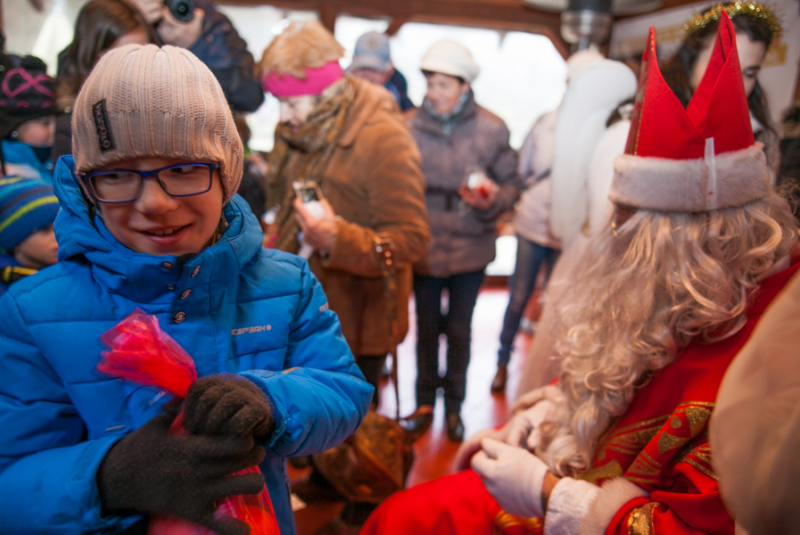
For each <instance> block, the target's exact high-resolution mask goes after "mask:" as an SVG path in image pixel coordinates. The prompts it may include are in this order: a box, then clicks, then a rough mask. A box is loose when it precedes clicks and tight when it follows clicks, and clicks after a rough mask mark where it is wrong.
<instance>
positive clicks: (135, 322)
mask: <svg viewBox="0 0 800 535" xmlns="http://www.w3.org/2000/svg"><path fill="white" fill-rule="evenodd" d="M100 339H101V340H102V341H103V342H104V343H105V344H106V345H108V347H110V348H111V350H110V351H104V352H103V360H102V361H101V362H100V364H98V366H97V369H98V370H100V371H102V372H105V373H108V374H111V375H114V376H117V377H122V378H123V379H129V380H131V381H135V382H137V383H141V384H143V385H149V386H157V387H159V388H163V389H164V390H166V391H168V392H170V393H172V394H174V395H175V396H177V397H180V398H184V397H186V394H187V393H188V392H189V386H190V385H191V384H192V383H193V382H194V380H195V379H197V371H196V370H195V367H194V361H193V360H192V358H191V357H190V356H189V355H188V353H186V351H184V349H183V348H182V347H181V346H180V345H178V343H177V342H175V340H173V339H172V338H171V337H170V336H169V335H168V334H167V333H165V332H163V331H162V330H161V328H160V327H159V325H158V318H156V317H155V316H151V315H147V314H144V313H143V312H142V311H141V310H139V309H137V310H135V311H134V312H133V313H132V314H131V315H129V316H128V317H127V318H125V319H124V320H122V321H121V322H120V323H118V324H117V325H116V326H115V327H113V328H112V329H110V330H109V331H108V332H106V333H104V334H103V335H102V336H101V337H100ZM170 431H171V432H172V433H174V434H176V435H185V434H188V431H186V429H185V428H184V427H183V411H181V413H180V414H178V416H177V417H176V418H175V421H174V422H173V423H172V426H171V427H170ZM252 472H259V469H258V467H257V466H253V467H251V468H248V469H246V470H242V471H241V472H237V473H236V474H235V475H240V474H248V473H252ZM223 515H225V516H230V517H233V518H236V519H239V520H241V521H243V522H246V523H247V525H248V526H250V533H251V535H279V531H278V523H277V520H276V519H275V511H274V510H273V509H272V501H271V500H270V499H269V493H268V492H267V487H266V486H264V488H263V489H262V490H261V492H260V493H259V494H256V495H242V496H231V497H228V498H226V499H224V500H223V501H222V502H220V503H219V504H218V505H217V510H216V512H215V516H217V517H221V516H223ZM167 534H169V535H212V534H213V532H212V531H210V530H209V529H207V528H204V527H202V526H198V525H196V524H192V523H191V522H188V521H186V520H182V519H180V518H175V517H170V516H164V515H153V516H152V517H151V520H150V527H149V529H148V535H167Z"/></svg>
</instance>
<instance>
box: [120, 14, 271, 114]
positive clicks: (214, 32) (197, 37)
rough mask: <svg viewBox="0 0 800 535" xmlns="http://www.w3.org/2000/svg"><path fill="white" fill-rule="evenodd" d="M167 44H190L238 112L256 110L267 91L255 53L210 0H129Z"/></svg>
mask: <svg viewBox="0 0 800 535" xmlns="http://www.w3.org/2000/svg"><path fill="white" fill-rule="evenodd" d="M129 1H130V2H131V3H132V4H133V5H134V6H136V8H137V9H138V10H139V11H140V12H141V13H142V15H143V16H144V18H145V19H146V20H147V22H148V23H150V24H152V25H153V26H154V27H155V29H156V32H157V33H158V36H159V38H160V39H161V41H162V42H163V44H167V45H173V46H179V47H181V48H186V49H188V50H189V51H191V52H192V54H194V55H195V56H197V57H198V59H200V61H202V62H203V63H205V64H206V66H207V67H208V68H209V69H211V72H212V73H214V76H216V78H217V81H219V84H220V85H221V86H222V91H223V92H224V93H225V98H227V99H228V104H230V106H231V109H232V110H233V111H234V112H251V111H255V110H256V109H257V108H258V107H259V106H261V104H262V103H263V102H264V93H263V92H262V91H261V86H260V84H259V82H258V80H257V79H256V77H255V74H254V70H253V67H254V63H255V62H254V60H253V55H252V54H250V52H248V51H247V43H245V42H244V40H243V39H242V38H241V37H240V36H239V34H238V33H237V32H236V29H235V28H234V27H233V24H231V21H230V20H229V19H228V17H226V16H225V15H223V14H222V13H220V12H219V11H217V10H216V9H214V6H212V5H211V3H210V2H208V0H129Z"/></svg>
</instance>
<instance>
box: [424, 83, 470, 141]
mask: <svg viewBox="0 0 800 535" xmlns="http://www.w3.org/2000/svg"><path fill="white" fill-rule="evenodd" d="M415 113H416V115H415V116H414V119H413V124H414V127H415V128H416V129H418V130H420V131H423V132H427V133H429V134H433V135H435V136H440V137H447V136H448V135H449V134H448V131H449V133H452V130H453V129H452V128H450V129H447V128H446V122H448V121H452V122H454V123H465V122H467V121H470V120H472V119H474V118H475V116H476V115H477V114H478V104H477V103H476V102H475V94H474V93H473V92H472V89H470V91H469V97H468V99H467V102H466V103H465V104H464V109H463V110H461V113H460V114H457V115H455V116H454V117H452V118H450V119H449V120H448V121H446V122H442V121H441V120H439V119H436V118H435V117H433V115H431V114H430V113H429V112H428V110H427V109H425V106H422V107H421V108H418V109H417V110H416V112H415Z"/></svg>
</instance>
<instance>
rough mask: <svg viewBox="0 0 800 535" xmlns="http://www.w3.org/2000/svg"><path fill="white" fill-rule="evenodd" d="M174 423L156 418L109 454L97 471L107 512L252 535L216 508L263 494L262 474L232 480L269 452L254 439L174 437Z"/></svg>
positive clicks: (230, 534)
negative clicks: (182, 521)
mask: <svg viewBox="0 0 800 535" xmlns="http://www.w3.org/2000/svg"><path fill="white" fill-rule="evenodd" d="M172 420H173V416H171V415H169V414H161V415H159V416H156V417H155V418H153V419H152V420H150V421H149V422H148V423H146V424H145V425H143V426H142V427H140V428H139V429H137V430H136V431H134V432H133V433H131V434H130V435H128V436H126V437H125V438H123V439H122V440H120V441H119V442H117V443H116V444H115V445H114V446H113V447H112V448H111V450H109V452H108V453H107V454H106V456H105V459H103V462H102V463H101V464H100V468H99V470H98V471H97V488H98V490H99V492H100V500H101V502H102V504H103V508H104V509H106V510H108V511H111V512H123V514H124V512H125V511H127V512H130V511H140V512H150V513H161V514H166V515H171V516H175V517H178V518H183V519H185V520H189V521H191V522H194V523H195V524H199V525H201V526H205V527H207V528H209V529H211V530H213V531H215V532H216V533H218V534H219V535H247V534H248V533H249V531H250V530H249V528H248V527H247V525H246V524H244V523H243V522H241V521H239V520H234V519H232V518H226V519H215V518H214V510H215V502H217V501H218V500H221V499H222V498H225V497H227V496H236V495H239V494H257V493H259V492H260V491H261V489H262V488H263V486H264V476H263V475H262V474H260V473H256V474H247V475H242V476H234V477H228V476H230V475H231V474H233V473H235V472H238V471H239V470H243V469H245V468H249V467H251V466H256V465H258V464H259V463H260V462H261V461H262V460H263V459H264V456H265V451H264V448H262V447H260V446H256V445H255V441H254V439H253V437H251V436H245V437H240V436H233V435H230V436H216V437H207V436H193V435H185V436H180V437H179V436H175V435H172V434H171V433H170V432H169V427H170V424H171V423H172Z"/></svg>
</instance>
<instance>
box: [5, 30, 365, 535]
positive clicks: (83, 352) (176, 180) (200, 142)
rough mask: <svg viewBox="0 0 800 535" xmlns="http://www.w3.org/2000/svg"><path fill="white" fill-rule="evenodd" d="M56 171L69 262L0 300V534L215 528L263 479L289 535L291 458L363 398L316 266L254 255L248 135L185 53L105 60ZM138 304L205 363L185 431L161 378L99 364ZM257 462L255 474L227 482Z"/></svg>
mask: <svg viewBox="0 0 800 535" xmlns="http://www.w3.org/2000/svg"><path fill="white" fill-rule="evenodd" d="M73 110H74V111H73V117H72V121H73V143H74V145H73V147H74V161H73V159H72V158H71V157H63V158H62V159H61V160H59V163H58V165H57V167H56V173H55V178H54V185H55V192H56V195H57V197H58V199H59V202H60V204H61V207H62V209H61V211H60V212H59V215H58V217H57V219H56V223H55V232H56V236H57V238H58V243H59V252H58V256H59V263H58V264H56V265H55V266H53V267H50V268H48V269H46V270H43V271H41V272H39V273H38V274H36V275H33V276H31V277H28V278H26V279H25V280H23V281H20V282H18V283H16V284H15V285H14V286H13V287H12V288H11V289H10V290H9V291H8V292H7V293H6V294H5V295H4V296H3V297H2V298H0V317H2V318H3V321H2V322H0V429H3V433H0V518H1V519H2V525H3V528H2V531H3V533H9V534H13V533H26V534H30V533H64V534H67V533H69V534H74V533H87V532H92V533H95V532H111V533H119V532H125V531H126V530H131V529H136V528H138V527H141V526H142V524H143V523H144V522H146V521H147V516H148V514H149V513H160V514H168V515H172V516H177V517H180V518H184V519H187V520H190V521H192V522H195V523H197V524H200V525H204V526H206V527H209V528H211V529H212V530H214V531H215V532H216V533H218V534H220V535H239V534H245V533H247V528H246V527H245V526H243V525H242V524H241V523H240V522H238V521H234V520H232V519H230V518H226V517H222V518H215V517H214V516H213V511H214V503H215V502H216V501H217V500H219V499H220V498H223V497H225V496H230V495H237V494H254V493H257V492H258V491H259V490H260V488H261V485H262V484H263V481H264V479H265V480H266V484H267V489H268V490H269V494H270V497H271V499H272V502H273V506H274V508H275V512H276V515H277V518H278V523H279V526H280V529H281V533H282V534H283V535H288V534H292V533H294V522H293V516H292V511H291V507H290V504H289V489H288V478H287V476H286V469H285V458H286V457H289V456H295V455H307V454H311V453H314V452H318V451H322V450H325V449H328V448H331V447H333V446H335V445H337V444H339V443H340V442H341V441H342V440H344V439H345V438H346V437H347V436H349V435H351V434H352V433H353V432H354V431H355V429H356V427H357V426H358V425H359V423H360V422H361V419H362V418H363V416H364V414H365V413H366V411H367V408H368V406H369V402H370V399H371V397H372V387H371V386H369V385H368V384H367V383H366V382H365V381H364V380H363V376H362V375H361V373H360V371H359V370H358V367H357V366H356V364H355V362H354V360H353V356H352V354H351V353H350V351H349V349H348V347H347V344H346V342H345V340H344V338H343V337H342V335H341V332H340V329H339V321H338V319H337V317H336V315H335V314H334V313H332V312H331V311H330V310H328V306H327V301H326V298H325V295H324V294H323V292H322V289H321V287H320V285H319V283H318V282H317V280H316V278H315V277H314V276H313V275H312V274H311V272H310V271H309V269H308V265H307V264H306V262H305V261H304V260H302V259H300V258H298V257H296V256H292V255H288V254H284V253H280V252H277V251H270V250H266V249H262V247H261V240H262V237H261V227H260V225H259V223H258V221H257V220H256V218H255V217H254V216H253V215H252V212H251V211H250V209H249V208H248V207H247V204H246V203H245V202H244V201H243V200H242V199H241V197H239V196H235V195H234V194H235V192H236V189H237V187H238V185H239V181H240V179H241V175H242V158H243V150H242V144H241V141H240V140H239V137H238V135H237V133H236V127H235V125H234V122H233V118H232V117H231V113H230V110H229V108H228V106H227V104H226V101H225V97H224V95H223V93H222V90H221V89H220V87H219V84H218V82H217V81H216V79H215V78H214V76H213V74H212V73H211V72H210V71H209V70H208V68H207V67H205V66H204V65H203V64H202V63H201V62H200V61H199V60H198V59H197V58H196V57H195V56H193V55H192V54H191V52H189V51H187V50H184V49H179V48H174V47H169V46H166V47H163V48H159V47H157V46H155V45H148V46H145V47H142V46H139V45H130V46H126V47H122V48H119V49H115V50H113V51H110V52H108V53H107V54H106V55H104V56H103V57H102V58H101V60H100V61H99V62H98V64H97V66H96V67H95V69H94V70H93V72H92V73H91V74H90V76H89V78H88V79H87V80H86V82H85V84H84V86H83V87H82V89H81V92H80V94H79V95H78V98H77V100H76V102H75V106H74V108H73ZM136 307H139V308H141V309H142V310H144V312H146V313H148V314H154V315H156V316H157V317H158V319H159V321H160V324H161V326H162V329H163V330H164V331H165V332H167V333H168V334H169V335H170V336H171V337H172V338H174V339H175V340H176V341H177V342H178V343H179V344H180V345H181V346H182V347H183V348H184V349H186V351H187V352H188V353H189V355H191V356H192V358H193V359H194V361H195V365H196V367H197V371H198V375H199V377H200V378H199V379H198V380H197V381H196V382H195V383H194V385H193V386H192V387H191V389H190V391H189V393H188V395H187V397H186V399H185V402H184V410H185V414H184V416H185V418H186V427H187V429H188V430H189V432H190V435H189V436H185V437H174V436H172V435H170V434H169V432H168V428H169V425H170V423H171V422H172V420H173V418H174V412H171V411H167V412H166V413H165V412H163V411H162V410H161V407H162V405H163V404H164V403H165V401H167V399H166V398H167V397H168V396H164V394H163V392H160V391H159V390H158V389H157V388H151V387H144V386H139V385H136V384H133V383H131V382H129V381H124V380H120V379H116V378H112V377H109V376H106V375H103V374H101V373H98V372H97V370H96V366H97V364H98V362H99V360H100V357H101V352H102V351H103V349H104V348H103V346H102V344H101V342H100V335H101V334H103V333H104V332H106V331H107V330H108V329H110V328H111V327H113V326H114V325H116V324H117V323H119V321H121V320H122V319H123V318H125V317H126V316H127V315H128V314H130V313H131V312H132V311H133V310H134V309H135V308H136ZM255 464H259V466H260V468H261V472H262V473H263V476H264V478H263V479H262V477H261V476H260V475H255V476H254V475H249V476H235V477H229V476H230V475H231V474H233V473H234V472H237V471H239V470H240V469H243V468H245V467H248V466H253V465H255Z"/></svg>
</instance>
